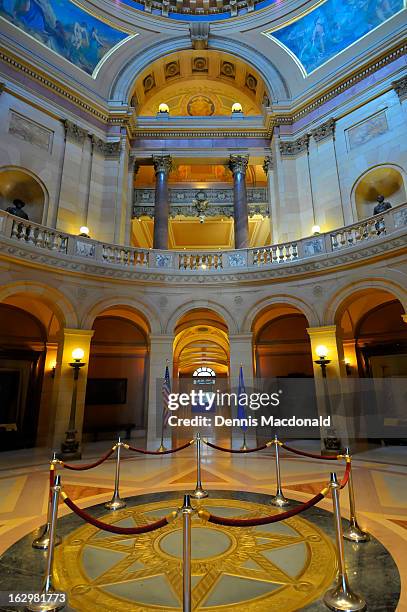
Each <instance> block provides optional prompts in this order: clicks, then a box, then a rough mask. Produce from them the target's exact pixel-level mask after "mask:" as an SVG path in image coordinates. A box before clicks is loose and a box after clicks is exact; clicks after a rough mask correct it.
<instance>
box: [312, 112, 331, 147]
mask: <svg viewBox="0 0 407 612" xmlns="http://www.w3.org/2000/svg"><path fill="white" fill-rule="evenodd" d="M334 134H335V119H334V118H333V117H332V118H331V119H328V121H325V123H321V125H318V127H316V128H314V129H313V130H311V136H313V137H314V140H315V142H321V140H325V139H326V138H331V137H333V136H334Z"/></svg>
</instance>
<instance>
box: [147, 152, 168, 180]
mask: <svg viewBox="0 0 407 612" xmlns="http://www.w3.org/2000/svg"><path fill="white" fill-rule="evenodd" d="M152 158H153V166H154V172H155V173H156V174H158V173H159V172H163V173H164V174H165V175H166V176H168V174H169V173H170V172H171V170H172V157H171V155H153V156H152Z"/></svg>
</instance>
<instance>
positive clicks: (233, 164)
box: [228, 153, 249, 174]
mask: <svg viewBox="0 0 407 612" xmlns="http://www.w3.org/2000/svg"><path fill="white" fill-rule="evenodd" d="M248 164H249V156H248V155H239V154H234V153H232V154H231V155H230V157H229V163H228V166H229V170H230V171H231V172H232V174H237V173H238V172H240V173H241V174H246V170H247V166H248Z"/></svg>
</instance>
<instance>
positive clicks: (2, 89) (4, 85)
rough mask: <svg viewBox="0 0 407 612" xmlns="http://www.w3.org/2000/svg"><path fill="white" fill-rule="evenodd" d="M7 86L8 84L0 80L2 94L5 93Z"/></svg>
mask: <svg viewBox="0 0 407 612" xmlns="http://www.w3.org/2000/svg"><path fill="white" fill-rule="evenodd" d="M5 88H6V84H5V83H3V82H2V81H0V96H1V94H2V93H3V91H4V90H5Z"/></svg>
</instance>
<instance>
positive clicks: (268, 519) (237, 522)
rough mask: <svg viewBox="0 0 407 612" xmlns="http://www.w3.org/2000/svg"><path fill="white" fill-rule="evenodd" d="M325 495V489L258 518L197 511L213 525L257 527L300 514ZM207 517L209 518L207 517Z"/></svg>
mask: <svg viewBox="0 0 407 612" xmlns="http://www.w3.org/2000/svg"><path fill="white" fill-rule="evenodd" d="M324 497H325V490H324V491H321V493H318V495H315V497H313V498H312V499H310V500H309V501H307V502H305V503H303V504H300V505H299V506H296V507H295V508H292V509H291V510H287V511H286V512H281V513H280V514H272V515H270V516H263V517H260V518H252V519H233V518H226V517H223V516H217V515H215V514H209V513H207V512H206V511H205V510H201V511H199V512H198V514H199V516H201V518H203V519H206V520H207V521H208V522H209V523H214V524H215V525H224V526H226V527H257V526H258V525H269V524H270V523H278V522H279V521H285V520H286V519H288V518H291V517H292V516H295V515H296V514H300V512H304V510H307V509H308V508H311V507H312V506H315V504H317V503H318V502H320V501H321V499H323V498H324ZM208 517H209V518H208Z"/></svg>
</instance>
